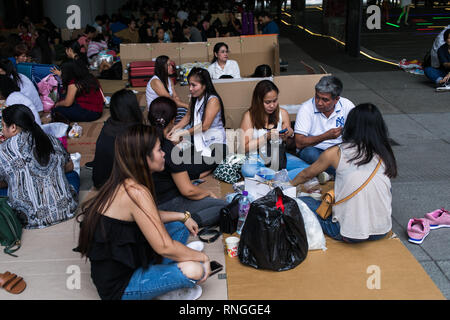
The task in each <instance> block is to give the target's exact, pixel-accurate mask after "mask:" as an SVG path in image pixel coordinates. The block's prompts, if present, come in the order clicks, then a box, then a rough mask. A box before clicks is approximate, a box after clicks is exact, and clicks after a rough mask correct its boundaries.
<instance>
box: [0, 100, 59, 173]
mask: <svg viewBox="0 0 450 320" xmlns="http://www.w3.org/2000/svg"><path fill="white" fill-rule="evenodd" d="M2 116H3V121H4V122H5V124H6V125H7V126H8V127H9V126H11V125H12V124H15V125H16V126H18V127H20V128H21V129H22V130H23V131H25V132H30V133H31V136H32V138H33V142H32V147H33V146H34V147H35V148H34V156H35V158H36V160H37V161H38V162H39V164H40V165H41V166H46V165H47V164H48V162H49V161H50V154H52V153H54V152H55V149H54V148H53V144H52V142H51V140H50V138H49V137H48V136H47V134H46V133H45V132H44V131H43V130H42V128H41V127H40V126H39V125H38V124H37V123H36V121H34V115H33V113H32V112H31V110H30V109H29V108H28V107H26V106H24V105H23V104H15V105H12V106H10V107H8V108H6V109H4V110H3V112H2Z"/></svg>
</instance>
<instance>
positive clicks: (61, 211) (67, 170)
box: [0, 105, 80, 229]
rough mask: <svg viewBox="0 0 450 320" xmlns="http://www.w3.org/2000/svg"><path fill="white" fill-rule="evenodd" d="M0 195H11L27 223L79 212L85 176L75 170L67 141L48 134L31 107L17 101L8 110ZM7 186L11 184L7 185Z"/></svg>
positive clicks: (43, 223) (37, 224)
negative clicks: (34, 116)
mask: <svg viewBox="0 0 450 320" xmlns="http://www.w3.org/2000/svg"><path fill="white" fill-rule="evenodd" d="M2 116H3V117H2V125H3V135H4V136H5V137H6V138H7V140H6V141H5V142H3V143H2V144H0V163H1V164H2V165H1V166H0V181H2V183H1V184H2V187H3V188H4V189H0V195H2V196H6V195H8V198H9V199H8V203H9V205H10V206H11V208H13V209H15V210H16V211H17V212H18V213H19V218H20V220H21V221H22V223H23V224H24V226H25V228H27V229H36V228H44V227H48V226H51V225H54V224H56V223H59V222H62V221H65V220H67V219H70V218H72V217H73V216H74V215H75V210H76V209H77V206H78V200H77V198H78V196H77V192H78V190H79V186H80V177H79V176H78V174H77V173H76V172H75V171H73V163H72V161H71V159H70V155H69V153H68V152H67V151H66V150H65V149H64V147H63V145H62V144H61V142H60V141H59V140H58V139H57V138H55V137H53V136H47V135H46V134H45V133H44V131H42V129H41V127H40V126H39V125H38V124H37V123H36V122H35V121H34V118H33V114H32V113H31V111H30V109H29V108H27V107H26V106H24V105H13V106H10V107H8V108H6V109H4V110H3V112H2ZM6 187H7V189H6Z"/></svg>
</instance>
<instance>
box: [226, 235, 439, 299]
mask: <svg viewBox="0 0 450 320" xmlns="http://www.w3.org/2000/svg"><path fill="white" fill-rule="evenodd" d="M227 236H229V235H224V238H226V237H227ZM326 240H327V248H328V249H327V250H326V251H322V250H317V251H316V250H315V251H309V252H308V256H307V257H306V259H305V260H304V261H303V262H302V263H301V264H300V265H298V266H297V267H296V268H294V269H292V270H289V271H284V272H272V271H265V270H257V269H254V268H252V267H249V266H245V265H243V264H241V263H240V262H239V258H229V257H228V256H226V258H225V261H226V270H227V282H228V298H229V299H230V300H247V299H248V300H416V299H417V300H428V299H432V300H438V299H439V300H440V299H445V298H444V296H443V295H442V293H441V292H440V290H439V289H438V288H437V287H436V285H435V284H434V282H433V281H432V280H431V278H430V277H429V276H428V274H427V273H426V272H425V271H424V269H423V268H422V266H421V265H420V264H419V262H417V260H416V259H415V258H414V256H413V255H412V254H411V253H410V252H409V251H408V249H407V248H406V247H405V246H404V245H403V244H402V242H401V241H400V239H398V238H393V239H391V238H386V239H382V240H378V241H371V242H366V243H360V244H347V243H343V242H339V241H335V240H333V239H331V238H329V237H327V238H326Z"/></svg>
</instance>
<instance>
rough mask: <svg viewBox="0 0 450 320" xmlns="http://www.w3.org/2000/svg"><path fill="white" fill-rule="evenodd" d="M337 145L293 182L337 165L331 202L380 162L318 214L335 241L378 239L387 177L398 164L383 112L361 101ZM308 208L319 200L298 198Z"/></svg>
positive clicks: (386, 207)
mask: <svg viewBox="0 0 450 320" xmlns="http://www.w3.org/2000/svg"><path fill="white" fill-rule="evenodd" d="M342 141H343V142H342V144H340V145H338V146H335V147H331V148H329V149H327V150H325V151H324V152H323V153H322V155H321V156H320V157H319V159H318V160H317V161H316V162H314V163H313V164H312V165H311V166H310V167H309V168H307V169H305V170H303V171H302V172H300V173H299V174H298V175H297V176H296V177H295V179H294V180H293V181H292V184H293V185H298V184H301V183H305V182H306V181H308V180H310V179H312V178H313V177H315V176H316V175H318V174H319V173H320V172H322V171H324V170H326V169H327V168H328V167H329V166H330V165H331V166H333V167H334V168H336V181H335V185H334V190H335V195H336V202H338V201H339V200H341V199H344V198H346V197H347V196H349V195H350V194H352V193H353V192H355V191H356V190H357V189H358V188H359V187H360V186H362V185H363V184H364V182H365V181H367V179H368V178H369V177H370V176H371V174H372V172H374V169H375V168H376V166H377V164H378V162H379V161H380V160H381V166H380V168H379V169H378V171H376V174H375V175H374V177H373V178H372V180H370V182H369V183H368V184H367V185H366V186H365V187H364V188H363V189H362V190H361V191H360V192H358V193H357V194H356V195H355V196H354V197H352V198H350V199H349V200H347V201H345V202H343V203H341V204H338V205H336V206H334V207H333V213H332V215H330V217H329V218H328V219H326V220H324V219H322V218H320V217H319V216H318V218H319V222H320V224H321V226H322V229H323V231H324V232H325V233H326V234H327V235H329V236H330V237H332V238H334V239H336V240H343V241H346V242H353V243H354V242H361V241H365V240H377V239H381V238H383V237H384V236H386V234H387V233H388V232H389V231H390V230H391V227H392V220H391V213H392V205H391V202H392V193H391V181H390V179H391V178H395V177H396V176H397V164H396V160H395V157H394V153H393V151H392V148H391V146H390V144H389V140H388V132H387V127H386V124H385V123H384V120H383V117H382V115H381V113H380V111H379V110H378V108H377V107H376V106H374V105H373V104H370V103H365V104H360V105H358V106H356V107H355V108H354V109H352V110H351V111H350V113H349V115H348V118H347V121H346V122H345V126H344V130H343V135H342ZM301 200H303V201H304V202H306V204H308V206H309V207H310V208H311V210H312V211H314V212H315V211H316V210H317V208H318V207H319V205H320V201H317V200H314V199H312V198H309V197H302V198H301Z"/></svg>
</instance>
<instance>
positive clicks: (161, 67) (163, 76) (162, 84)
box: [145, 56, 189, 122]
mask: <svg viewBox="0 0 450 320" xmlns="http://www.w3.org/2000/svg"><path fill="white" fill-rule="evenodd" d="M174 72H175V70H174V69H173V65H172V63H171V61H170V58H169V57H168V56H159V57H157V58H156V61H155V75H154V76H153V77H152V78H151V79H150V81H149V82H148V83H147V88H146V89H145V97H146V99H147V110H148V109H149V108H150V104H151V103H152V101H153V100H155V99H156V98H158V97H168V98H170V99H172V100H173V101H175V103H176V104H177V107H178V110H177V118H176V120H175V121H176V122H177V121H179V120H180V119H181V118H183V117H184V115H185V114H186V112H187V108H188V107H189V106H188V104H187V103H184V102H182V101H181V100H180V99H179V98H178V95H177V93H176V91H175V88H174V87H173V85H172V80H171V79H170V75H172V74H173V73H174Z"/></svg>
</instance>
